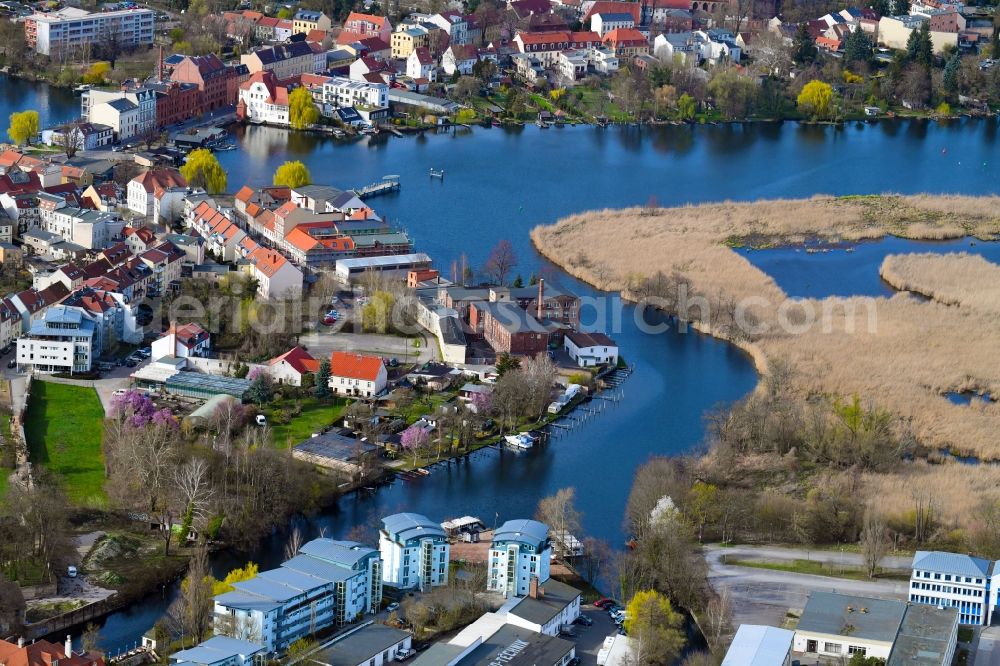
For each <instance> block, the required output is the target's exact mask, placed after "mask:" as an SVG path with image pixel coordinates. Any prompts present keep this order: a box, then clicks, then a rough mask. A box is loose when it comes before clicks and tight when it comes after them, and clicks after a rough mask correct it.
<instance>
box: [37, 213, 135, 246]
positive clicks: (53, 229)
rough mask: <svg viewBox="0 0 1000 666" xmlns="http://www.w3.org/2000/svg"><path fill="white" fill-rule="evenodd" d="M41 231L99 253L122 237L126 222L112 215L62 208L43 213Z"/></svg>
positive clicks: (41, 214)
mask: <svg viewBox="0 0 1000 666" xmlns="http://www.w3.org/2000/svg"><path fill="white" fill-rule="evenodd" d="M40 217H41V220H40V222H41V225H40V226H41V229H42V230H43V231H47V232H49V233H52V234H56V235H58V236H61V237H62V238H63V239H64V240H67V241H69V242H70V243H76V244H77V245H79V246H80V247H83V248H86V249H88V250H100V249H103V248H105V247H107V246H108V245H110V244H111V243H112V241H114V240H115V239H116V238H118V237H119V236H120V235H121V232H122V229H123V228H124V227H125V221H124V220H122V219H121V218H119V217H118V216H117V215H114V214H112V213H102V212H101V211H99V210H93V209H90V208H72V207H69V206H62V207H59V208H56V209H54V210H53V209H49V208H42V209H41V210H40Z"/></svg>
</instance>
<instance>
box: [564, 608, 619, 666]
mask: <svg viewBox="0 0 1000 666" xmlns="http://www.w3.org/2000/svg"><path fill="white" fill-rule="evenodd" d="M580 614H581V615H586V616H587V617H589V618H590V619H591V620H593V621H594V624H593V626H591V627H586V626H583V625H580V624H574V625H573V630H574V631H575V632H576V638H573V639H572V640H573V642H575V643H576V656H577V657H578V658H579V659H580V664H581V665H582V666H586V665H587V664H590V665H591V666H593V665H594V664H596V663H597V653H598V652H599V651H600V649H601V646H602V645H604V639H605V638H606V637H608V636H611V635H613V634H617V633H618V627H617V626H615V623H614V622H613V621H612V620H611V618H610V617H609V616H608V614H607V613H606V612H604V611H602V610H601V609H600V608H594V607H593V606H590V605H585V606H582V607H581V608H580Z"/></svg>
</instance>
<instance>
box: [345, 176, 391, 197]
mask: <svg viewBox="0 0 1000 666" xmlns="http://www.w3.org/2000/svg"><path fill="white" fill-rule="evenodd" d="M399 187H400V186H399V176H382V180H380V181H378V182H377V183H372V184H371V185H365V186H364V187H362V188H360V189H357V190H354V193H355V194H357V195H358V198H359V199H370V198H372V197H377V196H380V195H382V194H389V193H391V192H398V191H399Z"/></svg>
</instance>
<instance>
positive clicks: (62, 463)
mask: <svg viewBox="0 0 1000 666" xmlns="http://www.w3.org/2000/svg"><path fill="white" fill-rule="evenodd" d="M103 422H104V408H103V407H102V406H101V401H100V399H99V398H98V397H97V392H96V391H95V390H94V389H92V388H86V387H83V386H69V385H66V384H53V383H50V382H41V381H35V382H32V383H31V398H30V399H29V401H28V413H27V417H26V421H25V424H24V430H25V436H26V437H27V439H28V453H29V456H30V458H31V461H32V462H33V463H35V464H41V465H44V466H45V468H46V469H48V470H49V471H50V472H53V473H55V474H56V475H57V476H58V477H59V478H60V479H61V481H62V485H63V488H64V489H65V491H66V494H67V495H68V496H69V499H70V501H72V502H73V503H75V504H84V505H92V506H93V505H103V504H104V502H105V499H106V497H105V495H104V487H103V486H104V462H103V458H104V456H103V455H102V453H101V434H102V430H103V425H102V424H103Z"/></svg>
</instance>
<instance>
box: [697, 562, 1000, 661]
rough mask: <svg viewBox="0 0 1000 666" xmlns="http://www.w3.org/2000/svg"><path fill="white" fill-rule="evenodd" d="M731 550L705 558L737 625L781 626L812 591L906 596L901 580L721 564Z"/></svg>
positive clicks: (894, 597)
mask: <svg viewBox="0 0 1000 666" xmlns="http://www.w3.org/2000/svg"><path fill="white" fill-rule="evenodd" d="M735 550H736V549H733V548H724V549H720V548H709V549H706V552H705V559H706V560H707V561H708V569H709V573H708V579H709V582H710V583H711V584H712V587H714V588H715V589H716V590H722V589H728V590H729V593H730V595H731V598H732V600H733V624H734V625H737V626H738V625H739V624H742V623H750V624H770V625H772V626H781V623H782V621H783V620H784V618H785V614H786V613H787V612H788V610H789V609H797V610H801V609H802V608H804V607H805V603H806V599H807V598H808V596H809V593H810V592H815V591H825V592H840V593H845V594H859V595H867V596H874V597H884V598H890V599H905V598H906V594H907V584H906V583H905V582H903V581H892V582H882V581H857V580H847V579H843V578H830V577H827V576H813V575H809V574H797V573H787V572H783V571H770V570H768V569H755V568H749V567H738V566H732V565H728V564H723V563H722V556H723V555H727V554H729V555H731V554H735V553H734V551H735ZM803 552H804V551H803ZM810 552H811V551H810ZM836 554H837V555H839V553H836ZM998 666H1000V664H998Z"/></svg>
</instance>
